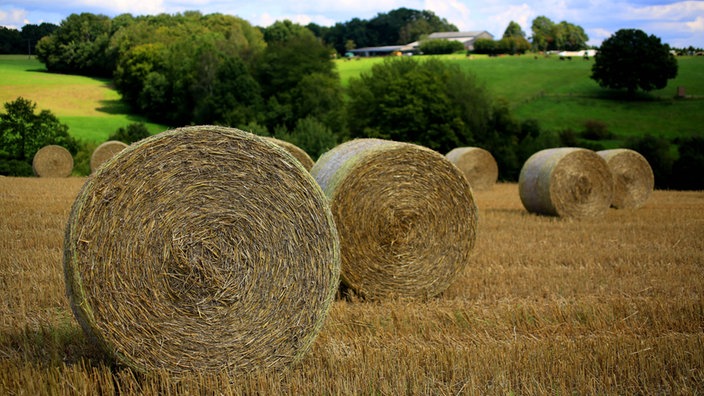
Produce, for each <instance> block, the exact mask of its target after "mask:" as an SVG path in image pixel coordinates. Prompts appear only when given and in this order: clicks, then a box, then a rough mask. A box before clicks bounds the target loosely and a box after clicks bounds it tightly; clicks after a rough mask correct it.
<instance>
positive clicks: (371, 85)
mask: <svg viewBox="0 0 704 396" xmlns="http://www.w3.org/2000/svg"><path fill="white" fill-rule="evenodd" d="M349 97H350V101H349V106H348V118H349V119H348V123H349V131H350V135H351V137H353V138H354V137H376V138H382V139H390V140H398V141H405V142H412V143H416V144H420V145H423V146H426V147H430V148H432V149H435V150H438V151H440V152H448V151H450V150H451V149H453V148H455V147H458V146H463V145H468V144H472V143H476V142H480V141H482V139H483V137H484V136H486V135H487V134H488V129H489V122H490V119H491V109H492V106H491V99H490V97H489V95H488V92H487V90H486V89H485V88H484V86H483V85H481V84H480V83H479V82H478V81H477V80H476V78H475V77H474V75H472V74H468V73H465V72H464V71H462V70H461V69H460V68H459V66H457V65H454V64H449V63H446V62H443V61H440V60H437V59H429V60H426V61H423V62H420V61H415V60H413V59H412V58H389V59H388V60H387V61H385V62H384V63H381V64H377V65H374V66H373V67H372V69H371V71H370V72H368V73H362V74H361V75H360V77H359V78H355V79H352V80H351V81H350V84H349Z"/></svg>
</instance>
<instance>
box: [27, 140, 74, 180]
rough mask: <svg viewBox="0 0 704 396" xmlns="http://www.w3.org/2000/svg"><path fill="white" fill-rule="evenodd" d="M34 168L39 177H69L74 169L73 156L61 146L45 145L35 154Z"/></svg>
mask: <svg viewBox="0 0 704 396" xmlns="http://www.w3.org/2000/svg"><path fill="white" fill-rule="evenodd" d="M32 169H33V170H34V174H35V175H37V176H39V177H68V176H71V172H72V171H73V156H71V153H70V152H69V151H68V150H66V149H65V148H63V147H61V146H57V145H55V144H51V145H48V146H44V147H42V148H40V149H39V150H38V151H37V153H36V154H34V158H33V159H32Z"/></svg>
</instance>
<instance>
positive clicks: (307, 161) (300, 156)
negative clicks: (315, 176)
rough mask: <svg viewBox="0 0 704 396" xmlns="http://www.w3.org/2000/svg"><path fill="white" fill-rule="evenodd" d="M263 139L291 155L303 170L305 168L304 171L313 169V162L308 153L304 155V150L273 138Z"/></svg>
mask: <svg viewBox="0 0 704 396" xmlns="http://www.w3.org/2000/svg"><path fill="white" fill-rule="evenodd" d="M265 139H268V140H270V141H272V142H274V143H276V144H278V145H279V146H281V147H282V148H283V149H284V150H286V151H288V152H289V153H290V154H291V155H293V157H294V158H296V159H297V160H298V161H299V162H300V163H301V165H303V167H304V168H306V170H309V171H310V168H312V167H313V164H314V163H315V161H313V159H312V158H311V157H310V155H308V153H306V152H305V150H303V149H302V148H300V147H298V146H296V145H295V144H293V143H289V142H287V141H285V140H281V139H276V138H273V137H265Z"/></svg>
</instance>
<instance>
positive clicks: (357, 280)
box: [311, 139, 477, 299]
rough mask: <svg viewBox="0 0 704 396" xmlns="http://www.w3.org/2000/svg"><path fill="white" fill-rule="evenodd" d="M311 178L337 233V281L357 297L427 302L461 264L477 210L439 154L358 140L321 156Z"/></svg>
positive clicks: (472, 237) (461, 181)
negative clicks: (339, 266) (339, 268)
mask: <svg viewBox="0 0 704 396" xmlns="http://www.w3.org/2000/svg"><path fill="white" fill-rule="evenodd" d="M311 174H312V175H313V177H315V179H316V180H317V181H318V184H320V186H321V187H322V188H323V191H324V192H325V195H326V196H327V197H328V199H329V200H330V206H331V209H332V212H333V216H334V217H335V221H336V224H337V229H338V232H339V234H340V250H341V254H342V272H341V279H342V281H343V282H344V284H345V285H346V286H348V287H349V288H351V289H352V290H353V291H354V292H356V293H357V294H358V295H361V296H363V297H366V298H371V299H380V298H405V297H411V298H426V297H432V296H435V295H437V294H439V293H441V292H443V291H444V290H445V289H446V288H447V287H448V286H449V285H450V283H451V282H452V281H453V280H454V279H455V277H456V276H457V274H458V273H459V272H460V271H462V269H463V268H465V266H466V265H467V264H468V262H469V260H470V254H471V251H472V249H473V247H474V243H475V240H476V227H477V207H476V204H475V202H474V197H473V196H472V190H471V188H470V186H469V183H468V182H467V179H466V178H465V177H464V176H463V175H462V173H461V172H460V170H459V169H457V167H456V166H454V165H453V164H452V163H451V162H450V161H448V160H447V159H446V158H445V156H443V155H441V154H439V153H437V152H435V151H432V150H430V149H427V148H424V147H421V146H417V145H414V144H409V143H400V142H393V141H387V140H379V139H357V140H352V141H348V142H346V143H343V144H341V145H339V146H337V147H335V148H333V149H332V150H330V151H328V152H327V153H325V154H323V155H322V156H321V157H320V159H319V160H318V161H317V162H316V163H315V165H314V166H313V168H312V169H311Z"/></svg>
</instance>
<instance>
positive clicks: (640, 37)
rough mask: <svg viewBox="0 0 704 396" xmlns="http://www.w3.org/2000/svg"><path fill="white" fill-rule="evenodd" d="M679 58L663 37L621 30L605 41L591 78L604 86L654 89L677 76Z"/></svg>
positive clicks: (632, 30) (597, 56)
mask: <svg viewBox="0 0 704 396" xmlns="http://www.w3.org/2000/svg"><path fill="white" fill-rule="evenodd" d="M677 68H678V67H677V59H675V57H674V55H672V54H671V53H670V47H669V46H668V45H667V44H663V43H662V42H661V41H660V38H658V37H656V36H654V35H648V34H646V33H645V32H643V31H642V30H639V29H621V30H619V31H617V32H616V33H614V35H613V36H611V37H609V38H608V39H606V40H604V42H603V43H602V44H601V47H600V48H599V52H598V53H597V55H596V60H595V62H594V65H593V66H592V74H591V78H592V79H593V80H595V81H596V82H597V83H599V85H600V86H602V87H605V88H612V89H625V90H627V91H628V93H629V94H630V95H633V94H634V93H635V92H636V91H637V90H638V89H641V90H643V91H651V90H653V89H662V88H665V86H667V80H669V79H672V78H675V77H676V76H677Z"/></svg>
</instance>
